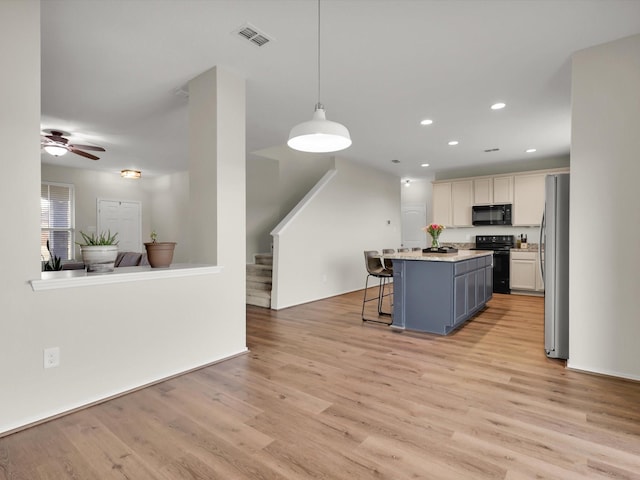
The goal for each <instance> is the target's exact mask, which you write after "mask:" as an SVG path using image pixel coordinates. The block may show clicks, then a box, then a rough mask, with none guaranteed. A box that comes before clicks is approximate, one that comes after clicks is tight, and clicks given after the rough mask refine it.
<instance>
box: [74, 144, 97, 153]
mask: <svg viewBox="0 0 640 480" xmlns="http://www.w3.org/2000/svg"><path fill="white" fill-rule="evenodd" d="M68 147H69V148H81V149H82V150H92V151H95V152H106V150H105V149H104V148H102V147H94V146H93V145H76V144H75V143H74V144H73V145H71V144H69V145H68Z"/></svg>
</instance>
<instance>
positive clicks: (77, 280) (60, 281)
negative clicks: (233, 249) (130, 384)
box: [29, 263, 224, 292]
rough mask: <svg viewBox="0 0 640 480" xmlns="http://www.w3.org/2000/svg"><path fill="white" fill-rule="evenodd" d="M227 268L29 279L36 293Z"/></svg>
mask: <svg viewBox="0 0 640 480" xmlns="http://www.w3.org/2000/svg"><path fill="white" fill-rule="evenodd" d="M223 268H224V267H222V266H217V265H199V264H190V263H178V264H175V265H171V266H170V267H169V268H151V267H150V266H148V265H145V266H139V267H119V268H116V269H115V270H114V271H113V272H110V273H87V272H86V271H84V270H63V271H59V272H42V274H41V278H40V279H38V280H30V281H29V283H30V284H31V288H32V289H33V291H34V292H39V291H43V290H54V289H58V288H75V287H88V286H92V285H110V284H113V283H126V282H138V281H140V280H156V279H161V278H178V277H194V276H198V275H209V274H215V273H220V272H222V269H223Z"/></svg>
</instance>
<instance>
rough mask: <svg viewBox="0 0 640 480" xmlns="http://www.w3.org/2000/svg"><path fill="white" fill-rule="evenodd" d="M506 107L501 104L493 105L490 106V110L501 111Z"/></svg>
mask: <svg viewBox="0 0 640 480" xmlns="http://www.w3.org/2000/svg"><path fill="white" fill-rule="evenodd" d="M506 106H507V104H506V103H502V102H498V103H494V104H493V105H491V110H502V109H503V108H504V107H506Z"/></svg>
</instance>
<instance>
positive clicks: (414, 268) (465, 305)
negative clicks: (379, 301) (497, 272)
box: [391, 255, 493, 335]
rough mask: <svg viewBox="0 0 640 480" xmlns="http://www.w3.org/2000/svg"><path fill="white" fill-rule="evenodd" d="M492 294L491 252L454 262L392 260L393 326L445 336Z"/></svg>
mask: <svg viewBox="0 0 640 480" xmlns="http://www.w3.org/2000/svg"><path fill="white" fill-rule="evenodd" d="M492 296H493V255H483V256H478V257H476V258H471V259H467V260H461V261H458V262H448V261H447V262H443V261H426V260H424V261H423V260H403V259H394V260H393V322H392V324H391V326H392V327H393V328H397V329H406V330H415V331H420V332H430V333H437V334H439V335H447V334H448V333H450V332H452V331H453V330H455V329H456V328H458V327H459V326H461V325H462V324H463V323H464V322H465V321H467V320H469V319H470V318H471V317H473V315H475V314H476V313H477V312H478V311H480V310H481V309H482V308H483V307H484V306H485V305H486V303H487V301H489V300H490V299H491V298H492Z"/></svg>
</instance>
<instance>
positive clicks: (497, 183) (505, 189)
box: [473, 175, 513, 205]
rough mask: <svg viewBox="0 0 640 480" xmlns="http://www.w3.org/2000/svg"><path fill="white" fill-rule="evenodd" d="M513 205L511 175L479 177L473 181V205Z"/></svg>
mask: <svg viewBox="0 0 640 480" xmlns="http://www.w3.org/2000/svg"><path fill="white" fill-rule="evenodd" d="M496 203H513V175H501V176H499V177H481V178H475V179H474V180H473V204H474V205H492V204H496Z"/></svg>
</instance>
